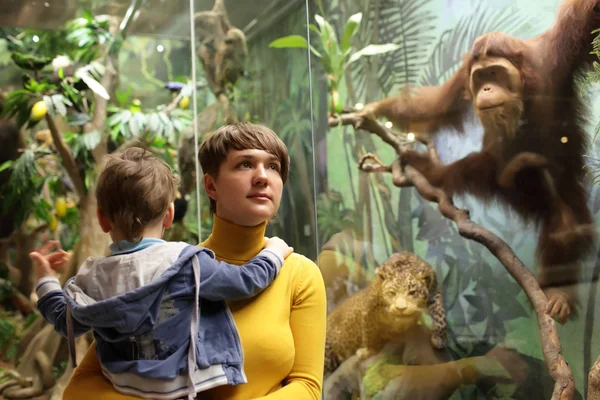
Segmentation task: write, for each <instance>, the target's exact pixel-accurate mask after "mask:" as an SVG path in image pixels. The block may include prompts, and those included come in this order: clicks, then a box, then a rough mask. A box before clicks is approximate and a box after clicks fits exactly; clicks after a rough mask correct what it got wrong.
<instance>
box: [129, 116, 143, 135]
mask: <svg viewBox="0 0 600 400" xmlns="http://www.w3.org/2000/svg"><path fill="white" fill-rule="evenodd" d="M145 126H146V117H145V116H144V114H142V113H135V114H133V117H132V118H131V120H130V121H129V129H130V130H131V134H132V135H133V136H140V133H142V132H143V130H144V127H145Z"/></svg>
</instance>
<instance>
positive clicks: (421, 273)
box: [324, 251, 447, 376]
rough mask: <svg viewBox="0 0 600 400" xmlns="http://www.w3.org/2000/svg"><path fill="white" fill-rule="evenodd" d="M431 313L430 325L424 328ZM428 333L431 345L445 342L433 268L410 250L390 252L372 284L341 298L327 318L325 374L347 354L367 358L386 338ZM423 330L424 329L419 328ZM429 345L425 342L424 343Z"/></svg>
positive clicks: (442, 311)
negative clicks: (425, 321)
mask: <svg viewBox="0 0 600 400" xmlns="http://www.w3.org/2000/svg"><path fill="white" fill-rule="evenodd" d="M427 316H428V317H429V321H430V322H431V323H430V326H429V327H428V328H427V329H424V325H427V324H423V321H424V320H427ZM417 326H419V327H418V328H417V329H418V331H419V332H425V334H429V335H430V337H429V339H428V341H429V344H430V345H431V348H432V349H443V348H444V347H446V345H447V321H446V312H445V309H444V302H443V293H442V290H441V288H440V286H439V284H438V282H437V279H436V275H435V271H434V270H433V267H432V266H431V265H430V264H428V263H427V262H425V261H424V260H423V259H421V258H420V257H418V256H417V255H416V254H414V253H412V252H409V251H399V252H396V253H393V254H391V255H390V256H389V257H388V258H387V259H386V260H385V261H384V262H383V264H381V265H380V266H379V267H377V268H376V269H375V277H374V278H373V280H372V281H371V282H370V284H369V285H368V286H367V287H366V288H364V289H362V290H360V291H358V292H356V293H355V294H353V295H352V296H350V297H349V298H347V299H345V300H344V301H342V302H341V303H340V304H339V305H338V306H337V307H335V308H334V310H333V311H332V312H331V313H330V314H329V315H328V317H327V334H326V341H325V368H324V369H325V375H326V376H327V375H329V374H331V373H332V372H333V371H335V369H337V368H338V366H339V365H340V364H341V363H342V362H343V361H345V360H346V359H348V358H350V357H352V356H353V355H355V354H356V355H358V356H359V358H360V359H366V358H368V357H370V356H372V355H375V354H377V353H378V352H379V351H381V349H382V348H383V347H384V346H385V345H386V343H388V342H390V341H397V340H399V339H400V340H401V339H402V336H403V335H405V336H406V339H407V340H409V341H410V340H412V339H409V338H408V336H413V335H414V334H415V333H414V332H416V331H417V330H416V329H415V327H417ZM418 334H420V335H422V334H423V333H418ZM428 346H429V345H428Z"/></svg>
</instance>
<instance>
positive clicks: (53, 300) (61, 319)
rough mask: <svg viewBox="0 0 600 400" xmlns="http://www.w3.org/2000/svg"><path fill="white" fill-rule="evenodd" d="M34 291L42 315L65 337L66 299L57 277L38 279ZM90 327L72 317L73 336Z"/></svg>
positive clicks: (79, 334) (81, 333)
mask: <svg viewBox="0 0 600 400" xmlns="http://www.w3.org/2000/svg"><path fill="white" fill-rule="evenodd" d="M35 292H36V294H37V295H38V299H39V300H38V302H37V308H38V309H39V310H40V314H42V317H44V319H45V320H46V321H48V322H49V323H51V324H52V325H54V329H55V330H56V331H57V332H58V333H60V334H61V335H63V336H64V337H67V300H66V299H65V294H64V292H63V290H62V288H61V287H60V282H59V281H58V278H56V277H54V276H53V277H46V278H42V279H40V280H39V281H38V282H37V283H36V285H35ZM90 329H91V327H89V326H87V325H84V324H82V323H80V322H79V321H77V320H76V319H75V318H73V333H74V334H75V337H77V336H81V335H83V334H84V333H86V332H87V331H89V330H90Z"/></svg>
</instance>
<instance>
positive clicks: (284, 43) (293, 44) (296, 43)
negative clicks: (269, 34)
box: [269, 35, 308, 49]
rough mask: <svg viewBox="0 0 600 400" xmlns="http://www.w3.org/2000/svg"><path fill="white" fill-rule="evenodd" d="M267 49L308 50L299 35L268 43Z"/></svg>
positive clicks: (304, 40)
mask: <svg viewBox="0 0 600 400" xmlns="http://www.w3.org/2000/svg"><path fill="white" fill-rule="evenodd" d="M269 47H272V48H276V49H282V48H302V49H306V48H308V42H307V41H306V39H305V38H304V37H302V36H300V35H290V36H285V37H282V38H279V39H276V40H274V41H272V42H271V43H269Z"/></svg>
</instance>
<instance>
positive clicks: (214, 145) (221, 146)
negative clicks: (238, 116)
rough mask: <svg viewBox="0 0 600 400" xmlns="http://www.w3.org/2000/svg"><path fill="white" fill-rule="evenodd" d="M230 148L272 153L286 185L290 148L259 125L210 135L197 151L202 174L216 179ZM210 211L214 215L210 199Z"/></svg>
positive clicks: (236, 125) (242, 124)
mask: <svg viewBox="0 0 600 400" xmlns="http://www.w3.org/2000/svg"><path fill="white" fill-rule="evenodd" d="M231 149H234V150H251V149H257V150H264V151H266V152H267V153H271V154H273V155H274V156H275V157H277V159H278V160H279V162H280V164H281V169H280V175H281V179H282V181H283V183H284V184H285V182H286V180H287V178H288V173H289V168H290V157H289V154H288V149H287V147H286V146H285V144H284V143H283V142H282V141H281V139H279V137H277V134H276V133H275V132H273V131H272V130H271V129H269V128H267V127H266V126H264V125H260V124H253V123H250V122H236V123H234V124H231V125H225V126H222V127H220V128H219V129H217V130H216V131H214V132H212V133H210V134H208V135H207V136H206V138H205V139H204V141H203V142H202V145H201V146H200V151H199V152H198V160H199V161H200V166H201V167H202V172H203V173H205V174H209V175H210V176H212V177H213V178H215V179H216V178H217V177H218V175H219V168H220V167H221V164H222V163H223V161H224V160H225V159H226V158H227V153H228V152H229V150H231ZM210 210H211V212H213V213H214V212H215V211H216V203H215V201H214V200H213V199H210Z"/></svg>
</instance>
